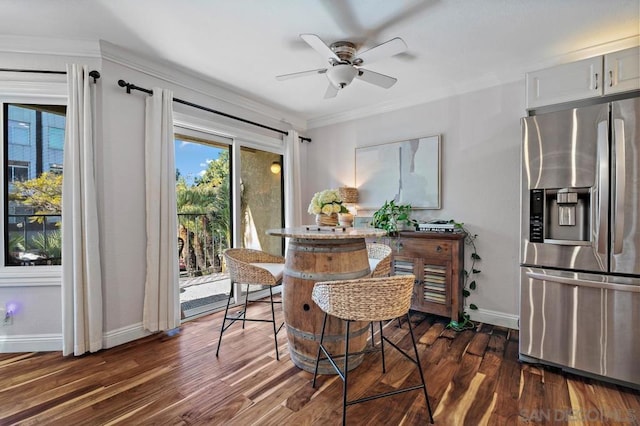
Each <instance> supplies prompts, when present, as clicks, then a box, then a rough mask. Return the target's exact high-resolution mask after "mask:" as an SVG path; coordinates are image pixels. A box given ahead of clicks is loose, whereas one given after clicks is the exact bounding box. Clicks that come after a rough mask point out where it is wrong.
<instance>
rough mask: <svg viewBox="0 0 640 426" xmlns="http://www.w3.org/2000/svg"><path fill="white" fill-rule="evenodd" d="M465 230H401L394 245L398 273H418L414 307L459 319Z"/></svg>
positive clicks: (414, 290)
mask: <svg viewBox="0 0 640 426" xmlns="http://www.w3.org/2000/svg"><path fill="white" fill-rule="evenodd" d="M465 235H466V234H464V233H440V232H421V231H417V232H400V236H399V241H398V245H396V242H395V241H391V247H392V248H393V271H394V273H395V274H396V275H398V274H403V273H411V274H414V275H415V276H416V283H415V285H414V289H413V298H412V300H411V309H413V310H416V311H420V312H428V313H432V314H436V315H442V316H445V317H449V318H451V319H452V320H455V321H458V320H459V318H458V317H459V314H460V313H461V312H462V309H463V306H462V300H463V299H462V288H463V286H464V277H463V268H464V238H465Z"/></svg>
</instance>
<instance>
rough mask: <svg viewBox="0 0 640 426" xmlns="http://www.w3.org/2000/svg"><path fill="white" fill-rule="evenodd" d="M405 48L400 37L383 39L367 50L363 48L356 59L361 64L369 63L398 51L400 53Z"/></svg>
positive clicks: (405, 45)
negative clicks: (382, 41) (380, 42)
mask: <svg viewBox="0 0 640 426" xmlns="http://www.w3.org/2000/svg"><path fill="white" fill-rule="evenodd" d="M405 50H407V44H406V43H405V42H404V40H402V39H401V38H400V37H396V38H392V39H391V40H389V41H385V42H384V43H382V44H379V45H377V46H375V47H372V48H371V49H369V50H365V51H364V52H362V53H359V54H358V55H357V58H356V60H355V61H354V63H355V62H356V61H357V60H361V61H362V62H361V63H363V64H370V63H372V62H375V61H377V60H380V59H383V58H387V57H390V56H393V55H397V54H398V53H402V52H404V51H405Z"/></svg>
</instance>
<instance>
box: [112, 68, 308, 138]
mask: <svg viewBox="0 0 640 426" xmlns="http://www.w3.org/2000/svg"><path fill="white" fill-rule="evenodd" d="M118 86H120V87H124V88H126V89H127V93H129V94H130V93H131V91H132V90H138V91H140V92H144V93H147V94H149V95H151V96H153V90H149V89H145V88H144V87H139V86H136V85H135V84H132V83H127V82H126V81H124V80H118ZM173 101H174V102H177V103H179V104H183V105H187V106H190V107H193V108H197V109H201V110H203V111H207V112H211V113H213V114H218V115H222V116H223V117H227V118H232V119H234V120H238V121H242V122H243V123H247V124H251V125H254V126H258V127H262V128H263V129H268V130H271V131H273V132H277V133H280V134H283V135H289V132H287V131H286V130H280V129H276V128H274V127H269V126H266V125H264V124H260V123H256V122H255V121H250V120H245V119H244V118H241V117H236V116H235V115H231V114H227V113H226V112H222V111H217V110H215V109H211V108H207V107H205V106H202V105H198V104H194V103H193V102H189V101H184V100H182V99H179V98H173ZM298 138H299V139H300V142H305V141H306V142H311V138H305V137H302V136H298Z"/></svg>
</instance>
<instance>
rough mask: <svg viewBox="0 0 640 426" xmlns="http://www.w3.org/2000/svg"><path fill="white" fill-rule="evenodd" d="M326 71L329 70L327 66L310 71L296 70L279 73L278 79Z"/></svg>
mask: <svg viewBox="0 0 640 426" xmlns="http://www.w3.org/2000/svg"><path fill="white" fill-rule="evenodd" d="M326 72H327V69H326V68H319V69H317V70H309V71H300V72H294V73H291V74H282V75H277V76H276V80H278V81H282V80H289V79H290V78H298V77H305V76H307V75H313V74H324V73H326Z"/></svg>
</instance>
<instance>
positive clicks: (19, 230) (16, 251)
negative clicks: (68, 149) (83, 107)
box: [3, 103, 66, 266]
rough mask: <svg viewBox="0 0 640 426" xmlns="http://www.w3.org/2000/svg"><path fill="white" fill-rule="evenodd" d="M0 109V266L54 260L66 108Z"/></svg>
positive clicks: (57, 259)
mask: <svg viewBox="0 0 640 426" xmlns="http://www.w3.org/2000/svg"><path fill="white" fill-rule="evenodd" d="M3 109H4V114H3V117H4V120H5V122H4V123H3V128H4V129H5V130H4V147H3V149H4V158H5V167H4V179H3V182H4V199H5V200H6V202H5V205H4V242H5V265H6V266H35V265H59V264H61V261H62V258H61V246H62V235H61V229H60V226H61V222H62V163H63V148H64V129H65V121H66V117H65V113H66V107H65V106H58V105H27V104H11V103H6V104H4V105H3Z"/></svg>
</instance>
